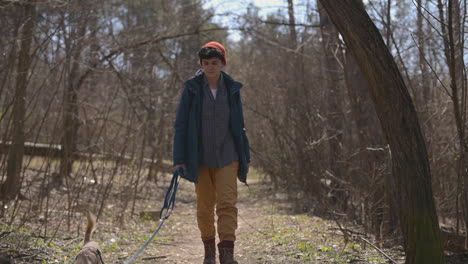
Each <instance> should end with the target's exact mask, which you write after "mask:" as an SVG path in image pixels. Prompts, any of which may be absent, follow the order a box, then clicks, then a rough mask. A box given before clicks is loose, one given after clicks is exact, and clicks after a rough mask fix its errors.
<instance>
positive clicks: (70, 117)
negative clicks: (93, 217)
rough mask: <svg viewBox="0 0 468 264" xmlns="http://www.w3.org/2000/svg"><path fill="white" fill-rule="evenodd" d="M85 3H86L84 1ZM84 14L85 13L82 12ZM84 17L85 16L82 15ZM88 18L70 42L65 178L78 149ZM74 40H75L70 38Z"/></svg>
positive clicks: (62, 169)
mask: <svg viewBox="0 0 468 264" xmlns="http://www.w3.org/2000/svg"><path fill="white" fill-rule="evenodd" d="M82 4H84V3H82ZM81 16H84V14H81ZM82 18H83V17H82ZM87 22H88V19H86V18H84V19H80V21H79V24H78V26H77V28H76V29H75V30H76V35H74V34H71V36H74V37H75V40H74V41H76V42H75V43H76V44H75V45H74V46H73V47H72V45H71V43H69V44H68V49H67V51H68V58H67V66H68V67H69V72H68V80H67V81H68V83H67V86H66V90H65V93H64V102H63V108H64V112H63V136H62V148H63V149H62V159H61V161H60V177H61V179H62V181H63V180H65V179H66V177H69V176H70V174H71V172H72V169H73V163H74V160H75V158H76V157H75V155H76V154H75V153H76V150H77V140H78V127H79V118H78V116H79V111H78V91H79V89H80V85H81V83H80V82H79V79H80V78H79V70H80V57H81V53H82V51H83V48H84V44H83V43H84V40H85V39H84V38H85V35H86V29H87ZM69 41H73V40H69Z"/></svg>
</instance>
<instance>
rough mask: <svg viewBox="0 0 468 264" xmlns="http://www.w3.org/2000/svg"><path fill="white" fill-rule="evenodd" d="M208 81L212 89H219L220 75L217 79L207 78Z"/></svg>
mask: <svg viewBox="0 0 468 264" xmlns="http://www.w3.org/2000/svg"><path fill="white" fill-rule="evenodd" d="M206 79H207V80H208V85H209V86H210V88H211V89H217V88H218V80H219V75H218V76H216V77H211V78H209V77H206Z"/></svg>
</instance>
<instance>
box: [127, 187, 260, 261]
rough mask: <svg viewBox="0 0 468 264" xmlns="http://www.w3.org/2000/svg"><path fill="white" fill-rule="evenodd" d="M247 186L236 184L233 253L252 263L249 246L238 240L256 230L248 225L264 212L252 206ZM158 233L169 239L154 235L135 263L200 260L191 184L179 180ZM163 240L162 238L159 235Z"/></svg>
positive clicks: (252, 224)
mask: <svg viewBox="0 0 468 264" xmlns="http://www.w3.org/2000/svg"><path fill="white" fill-rule="evenodd" d="M248 193H249V190H248V188H247V187H246V186H244V185H241V184H239V203H238V208H239V215H240V217H239V223H238V225H239V226H238V230H237V236H238V238H239V240H238V242H237V243H236V247H237V248H236V251H237V252H236V255H237V259H238V261H239V262H240V263H256V262H255V260H254V259H252V258H255V257H253V256H252V254H250V253H249V251H248V248H249V246H248V245H247V244H246V243H245V242H244V241H242V237H243V236H244V235H245V234H251V233H252V232H256V231H255V230H254V228H253V227H252V226H255V224H256V223H257V222H258V221H260V220H261V219H262V218H263V217H264V215H262V212H261V210H258V208H252V206H251V204H252V202H251V201H249V194H248ZM160 234H161V235H160V237H163V238H167V239H168V240H170V242H161V241H160V240H158V239H156V240H157V241H156V243H153V244H152V245H151V246H150V247H149V248H148V250H147V251H146V252H145V253H144V254H143V256H142V257H140V258H139V259H138V261H137V262H135V263H202V262H203V245H202V243H201V240H200V232H199V230H198V228H197V223H196V208H195V196H194V188H193V186H192V184H190V183H187V182H181V184H180V187H179V195H178V197H177V204H176V208H175V209H174V211H173V213H172V215H171V217H170V218H169V219H168V220H167V221H166V223H165V226H164V228H163V229H162V230H161V231H160ZM163 240H165V239H163Z"/></svg>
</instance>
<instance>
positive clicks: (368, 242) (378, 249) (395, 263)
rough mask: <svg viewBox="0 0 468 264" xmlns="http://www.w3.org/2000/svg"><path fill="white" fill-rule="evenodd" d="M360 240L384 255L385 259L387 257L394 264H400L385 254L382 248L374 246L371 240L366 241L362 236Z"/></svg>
mask: <svg viewBox="0 0 468 264" xmlns="http://www.w3.org/2000/svg"><path fill="white" fill-rule="evenodd" d="M360 238H361V239H362V240H363V241H364V242H366V243H367V244H369V245H370V246H371V247H373V248H375V249H376V250H377V251H378V252H379V253H380V254H382V255H383V256H384V257H386V258H387V259H388V260H389V261H391V262H392V263H393V264H398V263H397V262H396V261H395V260H393V259H392V258H391V257H390V256H389V255H387V254H385V252H383V251H382V250H381V249H380V248H378V247H377V246H375V245H374V244H372V243H371V242H370V241H369V240H367V239H365V238H364V237H362V236H360Z"/></svg>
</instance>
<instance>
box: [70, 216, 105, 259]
mask: <svg viewBox="0 0 468 264" xmlns="http://www.w3.org/2000/svg"><path fill="white" fill-rule="evenodd" d="M86 218H87V219H88V225H87V227H86V233H85V239H84V245H83V247H82V248H81V250H80V252H78V255H77V256H76V258H75V262H74V263H75V264H103V262H102V259H101V247H99V244H98V243H96V242H95V241H92V240H91V237H92V234H93V232H94V230H95V229H96V216H95V215H94V214H93V213H91V212H90V211H86Z"/></svg>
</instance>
